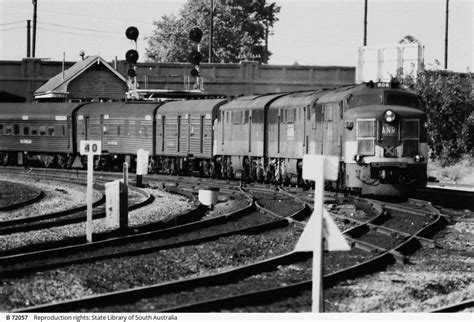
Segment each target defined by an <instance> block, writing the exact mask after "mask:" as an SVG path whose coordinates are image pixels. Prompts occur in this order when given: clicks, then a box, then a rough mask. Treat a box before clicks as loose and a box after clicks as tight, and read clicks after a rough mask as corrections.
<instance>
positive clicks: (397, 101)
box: [385, 93, 420, 108]
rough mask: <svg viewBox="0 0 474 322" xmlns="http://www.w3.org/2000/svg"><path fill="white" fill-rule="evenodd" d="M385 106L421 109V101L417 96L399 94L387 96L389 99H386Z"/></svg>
mask: <svg viewBox="0 0 474 322" xmlns="http://www.w3.org/2000/svg"><path fill="white" fill-rule="evenodd" d="M385 104H386V105H400V106H409V107H413V108H420V100H419V99H418V97H417V96H416V95H407V94H399V93H389V94H387V97H386V98H385Z"/></svg>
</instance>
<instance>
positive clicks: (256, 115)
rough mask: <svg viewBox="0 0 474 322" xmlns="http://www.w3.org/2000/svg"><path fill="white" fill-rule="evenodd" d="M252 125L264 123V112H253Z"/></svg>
mask: <svg viewBox="0 0 474 322" xmlns="http://www.w3.org/2000/svg"><path fill="white" fill-rule="evenodd" d="M252 123H263V111H260V110H254V111H252Z"/></svg>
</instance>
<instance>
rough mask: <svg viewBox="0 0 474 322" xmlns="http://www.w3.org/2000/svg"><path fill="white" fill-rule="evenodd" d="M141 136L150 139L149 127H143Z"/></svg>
mask: <svg viewBox="0 0 474 322" xmlns="http://www.w3.org/2000/svg"><path fill="white" fill-rule="evenodd" d="M140 134H141V136H144V137H146V138H147V137H148V130H147V127H146V126H145V125H143V126H142V130H141V133H140Z"/></svg>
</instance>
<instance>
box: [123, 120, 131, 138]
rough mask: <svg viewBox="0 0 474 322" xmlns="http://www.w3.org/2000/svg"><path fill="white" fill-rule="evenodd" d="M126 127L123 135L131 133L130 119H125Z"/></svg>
mask: <svg viewBox="0 0 474 322" xmlns="http://www.w3.org/2000/svg"><path fill="white" fill-rule="evenodd" d="M124 128H125V130H124V133H123V135H125V136H127V135H130V124H129V121H128V120H125V123H124Z"/></svg>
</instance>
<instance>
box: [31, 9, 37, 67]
mask: <svg viewBox="0 0 474 322" xmlns="http://www.w3.org/2000/svg"><path fill="white" fill-rule="evenodd" d="M32 1H33V55H32V57H33V58H34V57H35V53H36V12H37V9H38V1H37V0H32Z"/></svg>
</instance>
